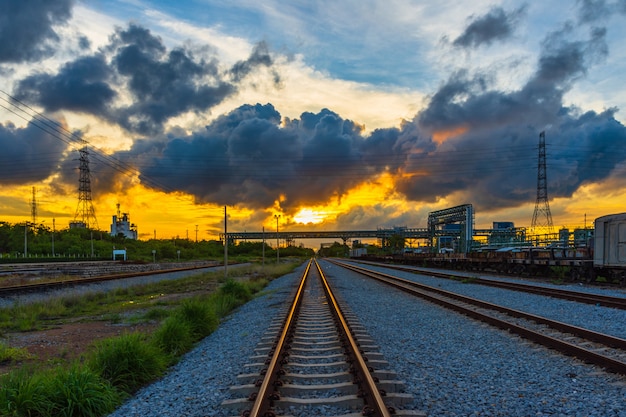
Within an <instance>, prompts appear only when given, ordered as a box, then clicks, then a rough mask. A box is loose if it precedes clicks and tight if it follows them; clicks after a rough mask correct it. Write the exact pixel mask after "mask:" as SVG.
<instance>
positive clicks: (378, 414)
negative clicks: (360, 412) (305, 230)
mask: <svg viewBox="0 0 626 417" xmlns="http://www.w3.org/2000/svg"><path fill="white" fill-rule="evenodd" d="M315 265H316V266H317V270H318V271H319V274H320V277H321V278H322V283H323V285H324V291H325V292H326V294H327V297H328V299H329V301H330V302H331V303H332V307H333V308H332V310H333V313H334V314H335V315H336V317H337V319H338V320H339V322H340V323H341V330H342V333H343V336H344V337H345V338H346V339H347V341H348V343H349V344H350V352H351V353H352V356H353V357H354V359H355V360H356V365H357V368H356V371H357V374H356V375H357V378H358V379H359V381H361V382H362V385H361V389H362V390H363V391H364V392H365V395H364V400H365V402H366V406H367V407H369V409H370V410H368V414H367V415H369V416H371V417H390V416H391V414H390V412H389V410H388V409H387V406H386V405H385V402H384V400H383V398H382V396H381V394H380V392H379V390H378V388H377V387H376V382H375V381H374V378H373V377H372V374H371V373H370V371H369V370H368V367H367V364H366V363H365V359H364V358H363V355H361V353H360V350H359V346H358V345H357V343H356V341H355V340H354V337H352V334H351V332H350V327H349V326H348V322H347V321H346V319H345V317H344V314H343V312H342V311H341V307H340V306H339V303H338V302H337V299H336V298H335V295H334V294H333V292H332V290H331V288H330V285H329V284H328V280H327V279H326V276H325V275H324V272H323V271H322V268H321V267H320V265H319V263H318V262H317V261H315ZM368 399H370V400H371V402H370V403H368Z"/></svg>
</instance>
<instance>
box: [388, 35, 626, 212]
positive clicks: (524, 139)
mask: <svg viewBox="0 0 626 417" xmlns="http://www.w3.org/2000/svg"><path fill="white" fill-rule="evenodd" d="M570 29H571V28H568V27H566V28H564V29H563V30H561V31H558V32H554V33H551V34H550V35H549V36H547V37H546V40H545V41H544V43H543V45H542V53H541V56H540V58H539V61H538V64H537V69H536V71H535V73H534V74H533V76H531V77H530V78H529V80H528V81H527V83H526V84H525V85H523V86H522V87H521V88H520V89H519V90H517V91H512V92H502V91H497V90H490V89H489V85H488V82H487V81H486V78H484V77H480V76H474V77H469V76H468V75H467V73H465V72H462V71H461V72H458V73H455V74H453V75H452V76H451V77H450V79H449V80H448V81H447V82H446V83H445V84H444V85H442V87H441V88H440V89H439V90H438V91H437V92H436V93H435V94H434V95H433V97H432V99H431V101H430V103H429V106H428V107H427V108H426V109H425V110H424V111H422V112H420V113H419V114H418V115H417V116H416V118H415V120H414V121H413V124H415V126H416V131H417V132H419V133H421V134H422V135H424V136H427V137H429V136H431V135H433V134H434V133H438V132H451V136H452V138H451V139H448V140H446V141H444V142H442V143H440V144H438V145H437V146H436V149H435V150H429V151H428V152H412V153H411V155H410V157H409V159H408V163H407V164H406V166H405V167H404V170H405V175H404V176H403V177H402V179H401V180H400V181H399V182H398V189H399V191H401V192H402V193H404V194H405V195H406V196H407V197H408V198H409V199H412V200H417V201H428V202H434V201H437V200H438V199H439V198H441V197H445V196H450V195H454V194H455V193H456V194H457V198H459V199H466V200H467V201H472V202H473V203H474V204H476V205H477V206H478V207H479V208H500V207H513V206H516V205H519V204H521V203H527V202H529V201H533V200H534V198H535V195H536V167H537V141H538V134H539V132H541V131H542V130H546V140H547V142H548V144H549V148H548V150H549V156H550V158H551V161H550V162H549V164H550V163H551V164H552V166H550V167H549V172H550V173H549V183H550V196H551V197H557V196H559V197H564V196H571V194H572V193H573V192H574V191H575V190H576V189H577V188H578V187H580V186H581V185H582V184H585V183H589V182H593V181H598V180H601V179H603V178H606V177H607V176H608V175H609V174H610V172H611V171H612V170H613V169H614V168H615V167H616V166H617V164H618V163H620V162H623V161H624V160H625V159H626V155H625V153H624V151H623V150H621V149H623V143H624V140H626V129H625V128H624V126H623V125H621V124H620V123H619V122H618V121H617V120H615V118H614V111H615V110H608V111H605V112H603V113H600V114H598V113H595V112H588V113H585V114H584V115H580V114H579V112H578V110H577V109H575V108H569V107H566V106H564V104H563V96H564V94H565V93H566V92H567V91H569V90H570V88H571V86H572V85H573V83H574V82H575V81H576V80H577V79H579V78H580V77H582V76H584V75H585V73H586V71H587V68H588V67H589V66H590V65H592V64H593V63H596V62H598V60H601V59H603V58H604V57H605V56H606V55H607V53H608V52H607V48H606V44H605V41H604V38H605V30H604V29H602V28H599V29H593V30H592V31H591V34H590V36H589V38H588V39H587V40H585V41H572V40H569V38H570V34H571V30H570ZM415 137H417V136H415Z"/></svg>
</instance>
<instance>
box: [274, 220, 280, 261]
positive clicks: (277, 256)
mask: <svg viewBox="0 0 626 417" xmlns="http://www.w3.org/2000/svg"><path fill="white" fill-rule="evenodd" d="M274 218H275V219H276V265H278V263H279V262H280V254H279V246H280V243H279V241H278V219H280V214H274Z"/></svg>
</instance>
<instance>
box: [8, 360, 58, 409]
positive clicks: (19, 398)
mask: <svg viewBox="0 0 626 417" xmlns="http://www.w3.org/2000/svg"><path fill="white" fill-rule="evenodd" d="M44 382H45V378H43V377H42V376H41V375H40V374H36V375H31V374H30V373H29V372H28V371H27V370H25V369H21V370H19V371H15V372H11V373H9V374H6V375H3V376H2V377H1V378H0V415H3V416H40V415H41V416H42V415H46V414H48V413H47V406H48V403H47V401H46V397H47V395H46V384H45V383H44Z"/></svg>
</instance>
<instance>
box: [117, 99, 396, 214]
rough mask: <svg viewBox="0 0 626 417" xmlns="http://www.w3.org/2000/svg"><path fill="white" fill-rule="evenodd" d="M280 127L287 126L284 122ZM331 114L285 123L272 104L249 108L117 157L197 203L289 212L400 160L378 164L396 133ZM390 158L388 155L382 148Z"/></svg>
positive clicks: (143, 143)
mask: <svg viewBox="0 0 626 417" xmlns="http://www.w3.org/2000/svg"><path fill="white" fill-rule="evenodd" d="M281 122H282V125H281ZM361 131H362V128H361V127H360V126H358V125H356V124H355V123H353V122H351V121H349V120H344V119H342V118H341V117H340V116H339V115H337V114H336V113H334V112H332V111H330V110H326V109H324V110H322V111H320V112H319V113H308V112H307V113H303V114H302V115H301V117H300V119H294V120H289V119H287V120H284V121H283V120H282V118H281V115H280V114H279V113H278V112H277V111H276V110H275V109H274V107H273V106H272V105H270V104H268V105H260V104H257V105H254V106H251V105H244V106H241V107H239V108H238V109H235V110H233V111H232V112H230V113H229V114H227V115H224V116H221V117H219V118H218V119H217V120H216V121H215V122H213V123H212V124H210V125H209V126H207V127H206V130H205V131H203V132H197V133H195V134H193V135H191V136H188V137H179V138H175V139H173V140H169V141H168V142H167V144H166V145H165V147H162V145H163V143H162V142H160V141H154V142H150V141H140V142H137V143H136V144H135V145H134V146H133V148H132V149H131V150H130V151H129V152H127V153H124V154H118V155H116V157H117V158H120V159H123V160H125V161H127V162H128V163H131V164H135V165H136V166H138V167H141V173H142V180H143V181H144V182H145V183H146V184H147V185H150V186H155V187H157V188H161V189H163V190H166V191H173V190H177V191H184V192H187V193H190V194H192V195H194V196H195V197H196V198H197V199H198V200H199V201H203V202H209V201H210V202H216V203H219V204H228V205H244V206H247V207H252V208H257V209H258V208H266V207H271V206H272V205H273V204H274V203H275V202H276V201H281V206H282V207H283V208H285V209H286V210H290V209H294V210H295V209H296V208H297V207H298V206H299V205H302V204H313V203H317V202H320V201H327V200H328V199H331V198H340V197H341V195H343V194H344V193H345V192H346V191H347V190H349V189H350V188H351V187H353V186H355V185H357V184H360V183H361V182H362V181H364V180H365V179H367V176H368V175H371V174H376V173H377V172H381V171H382V170H384V169H388V167H389V166H390V165H394V166H397V165H399V164H400V163H401V160H402V159H403V157H402V156H400V155H397V156H396V158H397V160H396V159H381V155H380V154H379V153H378V152H379V150H380V148H381V147H382V146H385V148H386V145H384V144H385V143H388V144H389V145H390V146H392V147H393V146H394V143H395V141H396V139H397V133H396V134H394V133H393V131H390V132H391V133H388V134H383V133H376V134H375V137H376V138H375V139H373V140H372V141H371V142H369V141H366V140H365V138H364V137H363V136H362V135H361ZM385 152H386V153H389V150H385Z"/></svg>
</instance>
